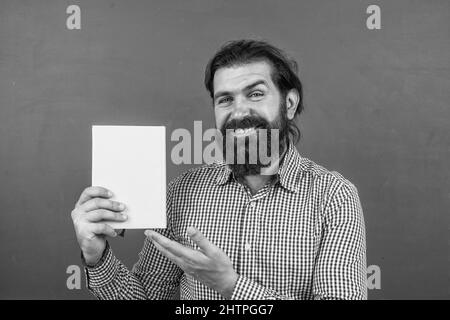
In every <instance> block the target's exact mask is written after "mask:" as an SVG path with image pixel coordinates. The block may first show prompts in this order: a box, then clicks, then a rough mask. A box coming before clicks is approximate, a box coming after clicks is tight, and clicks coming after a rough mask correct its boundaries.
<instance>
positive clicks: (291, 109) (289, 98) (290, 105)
mask: <svg viewBox="0 0 450 320" xmlns="http://www.w3.org/2000/svg"><path fill="white" fill-rule="evenodd" d="M299 101H300V95H299V94H298V91H297V89H291V90H289V92H288V93H287V95H286V111H287V118H288V119H289V120H292V119H294V117H295V112H296V111H297V107H298V103H299Z"/></svg>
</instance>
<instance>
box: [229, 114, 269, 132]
mask: <svg viewBox="0 0 450 320" xmlns="http://www.w3.org/2000/svg"><path fill="white" fill-rule="evenodd" d="M268 127H269V123H268V122H267V121H265V120H264V119H261V118H255V117H246V118H242V119H232V120H230V121H228V122H227V123H226V124H225V125H224V126H223V127H222V131H223V132H224V131H225V130H228V129H231V130H236V129H247V128H256V129H258V128H268Z"/></svg>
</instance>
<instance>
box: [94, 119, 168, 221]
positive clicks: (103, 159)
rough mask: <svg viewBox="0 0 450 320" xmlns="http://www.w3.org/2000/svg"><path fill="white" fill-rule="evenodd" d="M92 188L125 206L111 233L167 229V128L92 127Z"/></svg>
mask: <svg viewBox="0 0 450 320" xmlns="http://www.w3.org/2000/svg"><path fill="white" fill-rule="evenodd" d="M92 185H93V186H101V187H105V188H107V189H109V190H111V191H112V192H113V194H114V195H113V197H112V198H110V199H111V200H115V201H119V202H122V203H124V204H125V205H126V209H125V210H124V213H125V214H127V216H128V219H127V220H126V221H124V222H113V221H107V222H106V223H107V224H109V225H110V226H111V227H113V228H114V229H148V228H166V227H167V222H166V128H165V127H164V126H96V125H95V126H92Z"/></svg>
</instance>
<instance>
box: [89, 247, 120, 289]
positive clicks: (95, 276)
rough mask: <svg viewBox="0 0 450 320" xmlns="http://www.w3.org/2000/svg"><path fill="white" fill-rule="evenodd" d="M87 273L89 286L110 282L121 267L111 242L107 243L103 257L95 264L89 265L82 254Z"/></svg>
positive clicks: (96, 286) (99, 285)
mask: <svg viewBox="0 0 450 320" xmlns="http://www.w3.org/2000/svg"><path fill="white" fill-rule="evenodd" d="M81 257H82V261H83V265H84V270H85V273H86V282H87V283H86V285H87V287H88V288H91V289H94V288H100V287H103V286H105V285H107V284H108V283H110V282H111V281H112V280H113V279H114V278H115V276H116V274H117V270H118V269H119V260H117V258H116V257H115V256H114V254H113V252H112V250H111V248H110V247H109V244H108V243H107V244H106V248H105V251H104V252H103V255H102V258H101V259H100V261H99V262H97V264H95V265H94V266H88V265H87V264H86V261H85V260H84V257H83V255H81Z"/></svg>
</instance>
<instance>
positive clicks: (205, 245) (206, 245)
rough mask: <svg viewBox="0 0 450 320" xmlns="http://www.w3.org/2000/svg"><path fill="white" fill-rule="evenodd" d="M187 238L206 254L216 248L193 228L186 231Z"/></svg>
mask: <svg viewBox="0 0 450 320" xmlns="http://www.w3.org/2000/svg"><path fill="white" fill-rule="evenodd" d="M186 232H187V234H188V236H189V237H190V238H191V239H192V241H194V243H195V244H197V245H198V246H199V248H200V249H202V250H203V251H204V252H205V253H206V254H208V253H211V252H212V251H213V250H214V249H215V248H216V246H215V245H214V244H212V243H211V242H210V241H209V240H208V239H207V238H206V237H205V236H204V235H203V234H202V233H201V232H200V231H199V230H197V229H196V228H194V227H188V228H187V230H186Z"/></svg>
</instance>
